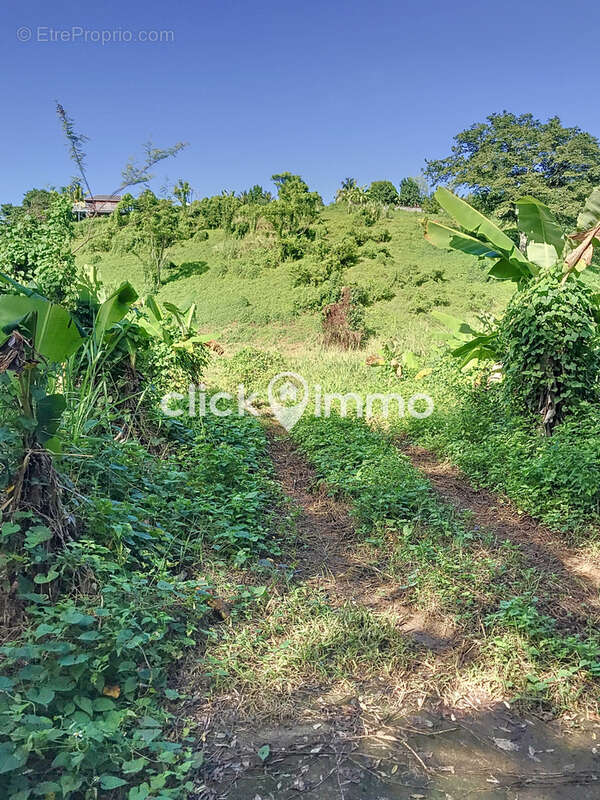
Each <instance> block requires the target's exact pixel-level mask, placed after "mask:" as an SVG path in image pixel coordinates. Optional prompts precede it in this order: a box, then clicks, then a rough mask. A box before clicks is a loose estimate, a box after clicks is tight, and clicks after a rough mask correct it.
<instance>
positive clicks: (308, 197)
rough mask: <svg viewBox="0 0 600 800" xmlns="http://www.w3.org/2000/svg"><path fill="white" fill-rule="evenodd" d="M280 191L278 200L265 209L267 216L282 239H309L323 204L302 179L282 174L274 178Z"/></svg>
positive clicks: (316, 193)
mask: <svg viewBox="0 0 600 800" xmlns="http://www.w3.org/2000/svg"><path fill="white" fill-rule="evenodd" d="M272 180H273V183H274V184H275V186H276V187H277V200H274V201H273V202H272V203H269V205H268V206H266V207H265V215H266V216H267V218H268V219H269V220H270V221H271V223H272V224H273V227H274V228H275V230H276V232H277V234H278V235H279V236H285V235H293V236H306V235H307V234H308V233H309V230H310V225H311V224H312V223H313V222H314V221H315V220H316V219H317V217H318V216H319V213H320V211H321V208H322V207H323V200H322V198H321V195H320V194H319V193H318V192H311V191H310V189H309V188H308V184H307V183H306V182H305V181H303V180H302V178H301V177H300V175H292V173H291V172H282V173H280V174H277V175H273V177H272Z"/></svg>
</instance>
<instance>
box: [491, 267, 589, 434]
mask: <svg viewBox="0 0 600 800" xmlns="http://www.w3.org/2000/svg"><path fill="white" fill-rule="evenodd" d="M596 313H597V311H596V308H595V304H594V298H593V293H592V291H591V289H590V288H589V287H588V286H586V285H585V284H584V283H582V281H581V280H579V279H578V278H570V279H569V280H568V281H563V280H562V268H560V267H558V268H555V269H552V270H547V271H546V272H544V273H542V276H541V277H540V278H538V279H537V280H535V281H533V282H531V283H530V284H529V285H528V286H527V287H526V288H525V289H524V290H523V291H521V292H517V293H516V294H515V295H514V296H513V298H512V300H511V302H510V303H509V305H508V308H507V310H506V314H505V316H504V318H503V319H502V322H501V324H500V346H501V351H502V353H503V360H504V366H505V382H506V387H507V389H508V391H509V394H510V397H511V401H512V402H513V403H516V407H520V408H526V409H528V410H529V411H530V412H532V413H540V414H541V415H542V421H543V424H544V425H545V426H546V429H547V430H548V431H550V430H552V428H553V426H554V425H555V424H556V423H557V422H559V421H560V420H562V419H564V417H565V415H566V414H567V413H568V412H569V411H572V410H573V408H574V407H575V405H576V404H577V403H578V402H579V401H581V400H592V399H595V398H596V397H597V394H598V387H597V379H598V374H599V371H600V357H599V345H600V343H599V341H598V331H597V323H596Z"/></svg>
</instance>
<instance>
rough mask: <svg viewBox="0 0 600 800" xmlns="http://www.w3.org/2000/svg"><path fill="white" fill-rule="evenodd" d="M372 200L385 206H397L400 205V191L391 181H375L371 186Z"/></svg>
mask: <svg viewBox="0 0 600 800" xmlns="http://www.w3.org/2000/svg"><path fill="white" fill-rule="evenodd" d="M369 195H370V196H371V199H372V200H375V201H376V202H378V203H382V204H383V205H384V206H395V205H397V203H398V199H399V198H398V190H397V189H396V187H395V186H394V184H393V183H392V182H391V181H373V183H372V184H371V185H370V186H369Z"/></svg>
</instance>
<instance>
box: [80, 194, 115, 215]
mask: <svg viewBox="0 0 600 800" xmlns="http://www.w3.org/2000/svg"><path fill="white" fill-rule="evenodd" d="M120 201H121V195H120V194H95V195H93V196H92V197H86V198H85V199H84V200H83V202H82V203H74V204H73V211H77V212H79V213H81V212H83V213H84V214H85V215H86V216H89V215H90V214H112V212H113V211H114V210H115V208H116V207H117V205H118V204H119V202H120Z"/></svg>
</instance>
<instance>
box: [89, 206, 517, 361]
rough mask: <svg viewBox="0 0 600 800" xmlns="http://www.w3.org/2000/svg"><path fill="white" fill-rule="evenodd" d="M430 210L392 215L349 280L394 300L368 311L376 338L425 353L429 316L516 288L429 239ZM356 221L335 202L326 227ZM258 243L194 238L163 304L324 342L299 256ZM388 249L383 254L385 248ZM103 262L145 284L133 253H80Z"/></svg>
mask: <svg viewBox="0 0 600 800" xmlns="http://www.w3.org/2000/svg"><path fill="white" fill-rule="evenodd" d="M423 217H424V215H423V214H417V213H411V212H406V211H394V212H391V214H390V216H389V219H385V220H382V221H380V222H379V223H378V225H377V229H378V230H382V229H386V228H387V229H388V230H389V232H390V234H391V240H390V241H388V242H383V243H373V242H367V243H365V244H364V245H363V246H362V247H361V248H360V260H359V262H358V264H356V265H355V266H353V267H351V268H349V269H348V271H347V273H346V276H347V280H348V281H351V282H355V283H357V284H359V285H361V286H366V287H371V288H372V289H374V290H375V292H376V293H377V292H383V291H384V290H385V291H388V290H389V293H390V294H393V297H392V298H391V299H389V300H388V299H385V300H377V301H375V302H374V303H373V305H372V306H370V307H369V308H367V325H368V326H369V328H371V329H372V330H373V332H374V338H375V339H380V340H385V339H389V338H398V339H399V340H400V341H401V342H402V343H403V346H405V347H407V348H408V349H411V350H414V351H415V352H425V351H426V350H428V349H429V346H430V344H431V342H432V340H433V338H432V337H433V334H434V331H435V330H436V328H438V326H437V325H436V323H435V322H434V321H433V320H432V319H431V317H430V315H429V314H428V312H429V311H430V310H431V309H432V308H435V307H438V308H443V309H444V310H446V311H447V312H448V313H450V314H454V315H456V316H459V317H461V318H462V317H469V316H472V315H474V314H478V313H481V312H487V313H492V314H495V313H498V312H499V311H500V310H501V309H502V308H503V306H504V305H505V303H506V301H507V300H508V298H509V297H510V294H511V293H512V290H513V289H512V286H511V285H510V284H499V283H496V282H494V281H490V280H488V279H487V278H486V276H485V273H484V270H483V269H480V268H479V267H478V264H477V262H476V261H475V259H473V258H472V257H469V256H464V255H462V254H460V253H456V252H447V253H445V252H442V251H439V250H437V249H436V248H434V247H432V246H431V245H430V244H429V243H428V242H426V241H425V239H424V238H423V229H422V220H423ZM353 225H356V223H355V221H354V219H353V217H352V216H350V215H348V214H347V213H346V211H345V210H344V209H342V208H339V207H335V206H329V207H327V208H326V209H325V211H324V212H323V214H322V218H321V221H320V223H319V228H320V230H321V231H323V230H325V231H326V232H327V236H328V238H334V237H335V238H338V237H341V236H343V234H344V233H347V232H349V231H350V230H351V229H352V227H353ZM252 247H253V243H252V241H247V240H245V239H244V240H239V239H236V238H233V237H230V236H229V237H228V236H227V235H226V234H225V233H224V232H223V231H222V230H211V231H209V232H208V239H207V240H206V241H200V242H198V241H194V240H190V241H188V242H185V243H183V244H180V245H176V246H174V247H173V248H172V249H171V251H170V259H171V261H172V262H173V264H175V265H176V267H175V268H174V269H171V270H169V271H167V274H166V281H167V282H166V283H165V285H164V287H163V289H162V290H161V292H160V297H161V299H163V300H169V301H171V302H174V303H176V304H177V305H179V306H183V307H185V306H187V305H189V304H190V303H196V304H197V307H198V310H197V320H198V323H199V325H200V327H201V329H202V330H203V331H204V332H207V333H213V334H215V335H218V337H219V340H220V341H224V342H229V343H238V342H244V343H247V342H251V343H253V344H259V345H261V346H272V345H275V344H277V345H278V346H281V345H282V343H283V342H287V343H289V344H290V345H293V344H296V345H297V344H298V343H306V341H307V339H309V340H311V342H312V343H313V344H317V340H318V335H319V315H318V313H297V312H296V311H295V310H294V303H295V301H296V300H297V298H298V297H299V294H300V290H299V289H298V288H294V273H295V272H296V271H297V270H298V268H299V267H300V266H301V264H302V261H300V262H284V263H282V264H280V265H278V266H276V267H269V266H262V265H261V264H260V263H257V261H258V259H253V258H252V254H253V250H252ZM382 251H383V252H382ZM90 258H96V259H98V267H99V271H100V274H101V275H102V278H103V279H104V280H105V281H106V282H107V283H110V284H115V285H116V284H118V283H119V282H120V281H122V280H125V279H128V280H131V281H132V282H133V283H134V284H135V285H140V284H141V282H142V267H141V264H140V262H139V261H138V260H137V259H136V257H135V256H133V255H130V254H112V253H110V254H105V253H100V254H98V255H94V256H90V255H89V254H83V255H80V256H79V263H80V264H83V263H86V262H89V260H90Z"/></svg>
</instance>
